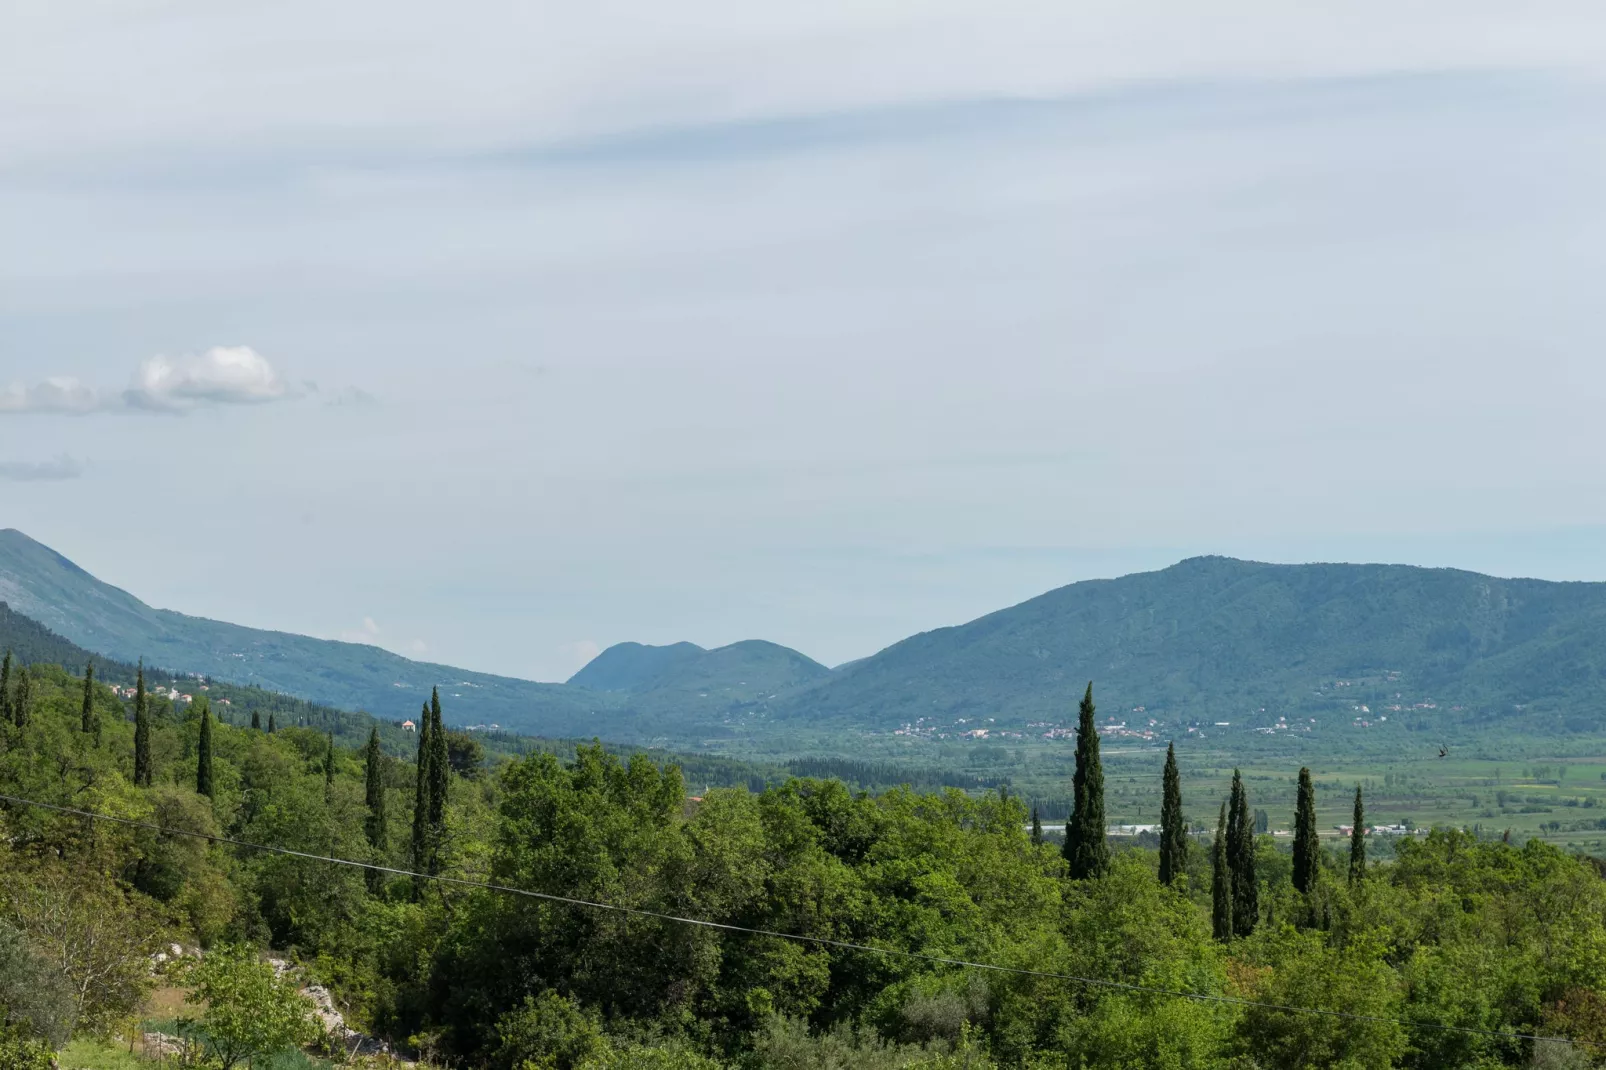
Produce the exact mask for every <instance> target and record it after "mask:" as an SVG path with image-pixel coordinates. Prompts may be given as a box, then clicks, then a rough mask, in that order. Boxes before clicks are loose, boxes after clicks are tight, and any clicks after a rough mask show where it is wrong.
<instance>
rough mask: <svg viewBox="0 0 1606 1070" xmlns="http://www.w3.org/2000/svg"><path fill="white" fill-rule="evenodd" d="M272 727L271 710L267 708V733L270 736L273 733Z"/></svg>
mask: <svg viewBox="0 0 1606 1070" xmlns="http://www.w3.org/2000/svg"><path fill="white" fill-rule="evenodd" d="M273 729H274V723H273V711H272V710H269V711H268V735H270V736H271V735H273Z"/></svg>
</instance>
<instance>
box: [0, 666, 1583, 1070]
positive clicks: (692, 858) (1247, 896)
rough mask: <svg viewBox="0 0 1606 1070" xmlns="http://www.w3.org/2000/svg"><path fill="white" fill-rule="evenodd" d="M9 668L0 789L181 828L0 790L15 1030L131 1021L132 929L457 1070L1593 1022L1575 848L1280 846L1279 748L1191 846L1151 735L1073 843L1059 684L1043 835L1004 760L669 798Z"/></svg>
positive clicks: (1329, 1054)
mask: <svg viewBox="0 0 1606 1070" xmlns="http://www.w3.org/2000/svg"><path fill="white" fill-rule="evenodd" d="M21 673H22V674H23V675H26V676H27V678H28V684H27V685H26V687H27V689H28V691H27V693H28V695H29V702H30V714H29V716H28V717H27V718H26V719H25V720H24V722H23V723H22V724H20V725H19V724H17V723H16V720H15V718H12V719H11V720H10V721H8V722H6V723H5V724H3V725H0V792H3V793H5V794H7V795H12V796H17V797H22V798H28V799H35V800H39V801H42V802H47V803H55V804H60V805H67V806H72V807H76V808H79V809H87V810H92V811H95V812H99V813H105V814H110V815H114V816H119V817H125V818H131V819H134V820H136V821H141V822H148V823H150V824H153V825H157V826H160V827H162V828H166V829H182V830H186V831H188V832H192V833H196V834H197V836H173V835H166V834H162V833H158V832H155V831H153V830H152V829H151V828H149V827H144V826H139V825H134V826H131V825H120V824H113V823H103V822H93V821H86V820H84V819H82V818H78V817H74V816H71V815H63V814H57V813H52V812H49V811H42V810H39V809H37V808H32V807H26V806H8V807H6V808H4V809H0V826H3V827H0V1008H3V1013H4V1017H5V1021H6V1022H7V1023H9V1025H8V1028H10V1029H12V1030H14V1031H18V1032H22V1031H27V1032H29V1033H31V1034H32V1035H34V1036H36V1037H39V1038H44V1039H43V1041H42V1042H43V1043H47V1044H53V1043H57V1042H59V1040H60V1039H61V1038H62V1037H63V1036H64V1035H65V1034H66V1033H71V1032H75V1031H76V1032H80V1033H96V1032H106V1031H110V1030H113V1029H115V1028H117V1027H119V1026H120V1025H121V1024H122V1023H125V1022H127V1021H128V1020H129V1019H130V1017H131V1016H133V1015H136V1014H137V1013H138V1009H139V1006H140V1003H141V1000H142V999H143V997H144V994H145V991H146V989H147V988H148V986H149V985H150V983H151V975H150V970H149V961H150V958H149V956H150V954H151V953H152V952H153V951H154V950H155V949H156V948H158V947H160V946H162V945H163V944H165V943H166V942H168V941H170V940H174V939H181V940H185V941H188V942H194V943H197V944H199V945H201V946H203V947H205V948H208V949H218V948H238V947H240V946H245V947H256V948H261V947H267V946H271V947H274V948H277V949H280V950H281V951H283V952H285V953H287V954H291V955H293V956H294V957H295V958H297V959H299V960H300V961H301V962H302V963H304V964H305V965H306V967H307V968H308V969H309V970H310V971H311V972H313V973H314V974H316V976H317V977H318V979H319V980H321V981H322V982H324V983H325V984H327V985H328V986H329V987H330V988H331V989H332V990H333V991H334V992H335V993H336V994H337V996H338V998H339V999H340V1000H341V1001H342V1003H343V1004H344V1005H345V1007H346V1008H347V1009H348V1011H349V1014H348V1017H349V1018H350V1019H351V1020H353V1021H354V1022H355V1023H356V1024H358V1025H359V1026H361V1027H362V1028H365V1029H366V1030H368V1031H369V1032H372V1033H375V1034H378V1035H381V1036H385V1037H389V1038H392V1039H393V1040H395V1041H397V1042H398V1043H402V1044H406V1045H410V1046H413V1047H416V1048H417V1049H419V1050H420V1051H421V1052H422V1053H423V1054H424V1056H425V1057H426V1058H428V1059H431V1060H437V1061H450V1062H452V1063H454V1064H456V1065H462V1066H465V1067H485V1068H488V1070H524V1068H525V1067H529V1066H536V1067H552V1068H556V1070H573V1068H582V1070H606V1068H613V1067H664V1068H682V1070H719V1068H725V1070H736V1068H744V1070H748V1068H751V1070H758V1068H813V1067H822V1068H823V1067H828V1066H855V1067H870V1068H876V1067H889V1068H890V1067H927V1068H937V1067H959V1066H967V1067H971V1068H975V1070H982V1068H986V1067H995V1066H996V1067H1030V1068H1039V1070H1043V1068H1048V1067H1055V1068H1059V1067H1065V1066H1086V1067H1107V1068H1111V1070H1114V1068H1128V1067H1139V1066H1143V1067H1147V1066H1171V1067H1179V1068H1183V1067H1185V1068H1220V1070H1229V1068H1230V1070H1249V1068H1252V1067H1260V1068H1284V1067H1286V1068H1294V1067H1326V1066H1332V1067H1388V1066H1403V1067H1413V1068H1429V1067H1433V1068H1439V1067H1489V1066H1496V1065H1527V1064H1529V1063H1531V1062H1532V1061H1534V1060H1535V1059H1536V1057H1540V1056H1543V1057H1545V1058H1553V1057H1554V1058H1563V1057H1564V1058H1568V1059H1578V1060H1586V1061H1587V1060H1588V1059H1590V1058H1593V1057H1595V1054H1596V1053H1599V1052H1606V1024H1603V1023H1606V882H1603V881H1602V879H1601V877H1600V875H1599V872H1598V871H1597V868H1596V867H1595V865H1593V864H1592V863H1591V862H1590V861H1589V860H1587V859H1581V858H1577V857H1570V856H1567V855H1565V854H1563V853H1561V852H1560V851H1558V850H1556V849H1554V848H1551V847H1548V846H1546V845H1544V844H1543V843H1540V842H1537V841H1536V842H1531V843H1528V844H1526V845H1524V846H1516V845H1509V844H1502V843H1487V842H1480V841H1478V840H1477V838H1476V837H1474V836H1472V835H1470V834H1467V833H1464V832H1458V831H1452V830H1435V831H1434V832H1433V833H1432V834H1431V835H1429V836H1427V837H1423V838H1413V839H1412V840H1411V841H1409V842H1407V843H1403V844H1402V845H1401V846H1400V847H1399V848H1398V851H1397V857H1396V859H1395V860H1394V861H1393V862H1391V863H1387V864H1373V865H1368V864H1367V863H1366V860H1365V858H1364V855H1362V856H1356V855H1355V853H1354V852H1355V848H1354V846H1353V845H1351V846H1350V849H1349V850H1345V849H1344V848H1343V847H1340V846H1335V847H1333V848H1331V849H1329V848H1326V847H1324V846H1323V845H1322V844H1321V842H1320V841H1319V840H1318V839H1317V838H1316V837H1315V835H1314V833H1315V826H1314V809H1315V805H1314V804H1315V797H1314V788H1313V787H1312V786H1311V780H1310V777H1309V775H1308V772H1307V773H1305V774H1304V775H1302V776H1301V778H1300V787H1299V791H1298V794H1297V796H1296V798H1295V799H1293V800H1290V802H1291V803H1292V804H1293V806H1294V808H1295V810H1296V813H1297V815H1298V816H1297V818H1296V828H1297V829H1304V830H1307V832H1308V835H1307V834H1306V833H1301V835H1299V836H1296V844H1295V850H1294V851H1293V853H1292V854H1290V852H1288V851H1287V850H1284V849H1281V848H1279V847H1278V846H1277V845H1276V844H1275V843H1274V841H1273V840H1272V838H1270V837H1266V836H1257V835H1255V833H1254V826H1255V822H1254V818H1253V813H1252V811H1250V809H1249V800H1248V799H1247V797H1246V796H1245V793H1244V791H1243V786H1242V784H1241V782H1240V783H1239V784H1237V785H1236V786H1235V790H1234V792H1233V798H1232V799H1231V800H1230V801H1229V805H1228V806H1227V807H1224V808H1223V809H1224V811H1225V812H1224V813H1223V814H1222V817H1221V821H1220V823H1219V824H1220V827H1219V828H1218V834H1217V837H1216V841H1215V843H1214V844H1213V845H1212V847H1213V850H1212V851H1211V852H1210V855H1211V857H1209V858H1206V857H1203V856H1204V854H1205V852H1203V851H1197V850H1195V851H1190V850H1189V848H1188V840H1187V838H1186V836H1183V835H1178V834H1176V833H1177V830H1180V829H1183V828H1184V827H1185V826H1186V815H1185V813H1184V811H1183V805H1182V803H1183V801H1182V799H1181V797H1180V791H1177V790H1175V788H1176V785H1177V784H1178V783H1180V778H1179V777H1177V776H1176V757H1175V754H1174V753H1168V755H1167V762H1166V769H1165V780H1166V782H1167V783H1168V784H1169V785H1171V787H1172V790H1171V791H1169V792H1168V798H1167V805H1166V807H1165V809H1164V814H1163V816H1162V824H1163V826H1164V829H1165V832H1164V834H1163V835H1162V836H1161V843H1160V848H1159V849H1158V850H1148V849H1134V848H1121V847H1112V846H1111V844H1110V842H1109V841H1108V839H1107V838H1106V837H1105V836H1104V834H1103V833H1104V828H1103V816H1102V812H1101V811H1102V777H1103V774H1102V770H1101V767H1100V762H1099V752H1098V739H1097V733H1096V731H1094V730H1093V727H1092V715H1093V698H1092V693H1091V689H1089V691H1088V693H1087V695H1086V696H1085V697H1084V700H1083V706H1082V711H1081V715H1082V719H1083V724H1084V731H1083V733H1082V739H1081V740H1080V741H1079V747H1078V765H1077V775H1076V777H1075V783H1074V784H1073V790H1074V793H1075V799H1076V805H1077V812H1076V813H1074V814H1073V815H1072V819H1071V821H1070V822H1069V823H1068V826H1067V830H1066V841H1065V845H1064V847H1063V848H1057V847H1055V846H1052V845H1049V844H1045V843H1042V842H1034V839H1036V838H1034V837H1033V835H1032V834H1031V833H1030V832H1029V831H1028V823H1027V822H1028V811H1027V809H1026V807H1025V806H1024V805H1023V804H1022V803H1021V802H1020V801H1019V800H1017V799H1015V798H1012V797H1010V796H1009V794H1008V793H1007V792H1004V791H999V792H987V793H983V794H978V795H969V794H966V793H964V792H961V791H958V790H953V789H950V790H946V791H942V792H933V793H922V792H916V791H913V790H908V789H894V790H891V791H888V792H886V793H884V794H881V795H879V796H872V795H869V794H867V793H863V792H854V791H852V790H851V789H849V788H848V787H847V786H845V785H844V784H842V783H841V782H840V781H836V780H819V779H809V778H793V779H789V780H787V781H786V782H785V783H782V784H777V785H773V786H770V787H768V788H766V789H765V790H763V791H762V792H753V791H749V790H747V788H746V787H744V786H740V785H738V786H736V787H731V788H716V789H713V790H711V791H708V792H707V793H706V794H705V795H704V797H703V798H702V801H701V803H700V804H696V805H692V804H689V803H688V800H687V788H686V785H685V783H684V781H683V779H682V776H681V773H680V771H679V769H678V768H677V767H675V766H674V765H672V764H665V763H659V762H655V761H653V760H652V759H651V758H649V757H648V756H647V755H645V754H642V753H635V754H632V755H630V756H629V757H628V758H626V757H622V756H620V755H619V754H616V753H611V752H609V751H608V750H607V749H605V748H603V747H601V746H583V747H580V748H578V749H576V751H575V752H574V754H573V757H572V759H568V758H560V757H559V756H557V755H555V754H552V753H533V754H529V755H526V756H523V757H519V758H506V757H504V758H501V759H498V760H497V762H498V764H496V766H495V767H494V768H491V769H483V768H459V767H458V766H457V765H455V764H454V762H453V761H452V755H451V749H450V747H449V746H444V744H447V743H448V742H449V737H450V735H451V733H449V732H447V731H446V730H445V729H444V728H443V726H442V723H441V719H440V713H439V708H438V707H439V703H438V698H436V699H434V700H432V702H431V703H430V706H429V707H428V709H427V711H426V713H425V715H424V719H423V723H422V724H421V726H420V732H419V739H418V751H417V755H416V760H415V761H412V762H408V761H405V760H401V759H398V758H397V757H395V756H393V755H391V754H388V753H386V751H385V749H384V748H383V747H382V746H380V741H379V737H378V735H377V732H375V731H370V733H369V736H368V741H367V746H365V747H359V748H346V747H343V746H340V745H339V744H338V743H337V742H336V741H335V740H334V739H333V738H332V737H331V736H330V735H329V734H328V733H327V732H322V733H321V732H318V731H315V730H312V729H310V728H307V727H303V726H294V725H292V726H285V727H280V728H279V729H278V731H276V732H274V733H269V732H267V731H265V730H259V729H251V728H248V727H244V726H236V725H230V724H226V723H222V722H219V721H217V720H216V719H215V718H214V717H212V715H211V714H210V713H209V712H208V711H207V710H206V709H205V707H204V705H203V704H200V703H197V704H196V707H192V708H190V709H187V710H180V709H175V708H172V707H170V706H169V707H161V708H158V707H155V706H152V705H150V704H141V703H139V702H138V700H137V699H136V702H135V708H134V709H131V710H125V709H124V706H123V704H122V702H121V701H119V700H117V699H115V698H114V697H113V696H112V695H111V694H110V693H109V692H108V691H107V690H106V689H104V688H102V687H100V686H99V685H97V684H95V683H94V682H93V681H90V680H86V679H85V678H82V677H75V676H73V675H71V674H69V673H67V672H66V671H65V670H63V669H61V668H59V667H56V666H38V665H35V666H30V667H29V668H27V669H25V670H21ZM12 677H13V679H12V681H11V683H10V685H9V688H10V690H9V691H8V701H14V699H15V695H16V689H17V687H18V684H19V683H20V676H19V670H18V669H17V668H15V667H13V670H12ZM142 705H143V706H144V714H143V716H142V715H141V712H140V708H141V706H142ZM86 724H88V725H90V729H91V730H86V729H85V727H84V726H85V725H86ZM96 724H98V725H99V731H98V733H97V731H95V730H93V729H94V726H95V725H96ZM203 739H204V740H205V745H204V746H203ZM203 770H205V775H204V778H203ZM203 785H204V786H203ZM404 817H405V818H411V820H404ZM218 836H226V837H228V838H230V839H234V840H238V841H243V842H246V843H259V844H270V845H274V846H279V847H286V848H291V849H293V850H296V851H300V852H304V853H305V855H308V856H312V857H303V856H287V855H278V854H269V853H263V852H259V851H252V850H248V849H244V848H241V847H238V846H235V845H232V844H230V843H227V842H224V841H222V840H218V839H207V838H206V837H218ZM331 856H333V857H337V858H345V859H353V860H358V861H364V862H370V863H372V864H374V865H375V866H379V867H386V868H385V869H374V870H371V871H369V872H368V874H367V875H366V876H365V875H364V873H363V872H362V871H361V870H358V869H354V868H353V867H349V866H341V865H331V864H329V863H328V862H326V861H322V860H321V859H322V858H327V857H331ZM392 869H394V870H401V871H403V872H400V873H392V872H388V870H392ZM407 870H417V871H419V872H421V873H424V874H426V875H427V874H437V875H439V876H442V877H449V878H452V880H453V882H454V883H449V884H448V883H442V882H438V881H432V880H429V879H427V877H426V878H424V879H415V878H414V877H412V876H410V875H408V874H407V873H406V872H405V871H407ZM456 882H467V883H456ZM492 885H494V886H498V887H501V888H519V889H527V890H530V891H533V892H538V893H541V894H542V895H543V896H550V897H559V898H531V897H525V896H519V895H512V894H508V893H506V892H504V891H499V890H496V889H495V888H493V887H491V886H492ZM564 900H569V901H564ZM570 901H581V902H584V903H593V904H595V903H607V904H613V905H616V906H620V907H627V908H631V910H632V911H635V912H634V913H626V912H619V911H609V910H599V909H596V908H595V907H591V906H584V905H576V904H575V903H574V902H570ZM1221 911H1226V912H1227V913H1226V914H1225V916H1226V917H1228V918H1230V921H1229V923H1228V924H1227V925H1225V926H1222V925H1219V924H1217V922H1216V918H1215V915H1216V914H1217V913H1219V912H1221ZM684 918H695V919H701V920H704V921H707V922H712V923H715V925H717V926H720V927H710V926H700V925H688V924H685V923H683V922H681V921H679V920H676V919H684ZM772 933H782V934H788V935H789V936H792V937H798V938H807V939H784V938H780V937H777V936H774V935H767V934H772ZM8 940H9V941H10V943H8V942H7V941H8ZM7 948H14V949H16V950H15V951H14V952H8V951H7ZM885 952H891V954H888V953H885ZM910 953H912V954H910ZM8 955H9V956H10V957H9V958H8ZM240 955H242V953H241V952H238V951H233V950H231V951H224V952H222V953H221V954H220V957H219V959H218V961H228V960H229V959H230V956H236V957H239V956H240ZM209 958H210V956H209ZM938 960H946V961H938ZM954 962H982V963H989V964H993V965H995V966H998V967H1003V968H1004V969H1003V970H977V969H972V968H967V967H963V966H958V965H953V964H952V963H954ZM14 963H15V964H19V965H14V966H13V965H12V964H14ZM1075 979H1081V980H1075ZM246 981H249V982H250V983H249V984H247V983H246ZM246 981H241V982H239V985H238V988H239V990H240V991H259V990H260V991H266V990H265V989H261V984H262V981H261V978H260V976H259V977H257V978H256V979H255V980H252V979H251V978H247V979H246ZM231 983H233V982H231ZM253 985H255V986H256V987H252V986H253ZM1179 992H1181V993H1189V994H1191V995H1193V996H1197V997H1205V998H1179V997H1178V996H1176V995H1174V993H1179ZM39 993H44V995H43V996H41V995H39ZM263 998H264V999H265V998H267V997H265V996H264V997H263ZM1288 1007H1293V1008H1304V1009H1307V1010H1309V1009H1327V1010H1342V1011H1344V1012H1346V1013H1348V1014H1351V1015H1354V1016H1355V1017H1352V1018H1336V1017H1332V1016H1328V1015H1322V1014H1313V1013H1302V1012H1291V1011H1288V1010H1284V1009H1280V1008H1288ZM252 1020H253V1019H251V1017H250V1016H249V1015H246V1016H240V1017H238V1019H237V1021H238V1022H239V1023H240V1024H241V1027H242V1028H243V1027H244V1026H245V1025H247V1024H249V1023H250V1021H252ZM264 1020H265V1019H264ZM1523 1034H1534V1035H1539V1036H1544V1037H1565V1038H1569V1040H1568V1042H1567V1043H1565V1044H1562V1045H1560V1046H1557V1047H1555V1048H1554V1050H1552V1049H1551V1048H1547V1047H1545V1046H1544V1045H1539V1044H1537V1042H1535V1041H1534V1040H1532V1039H1528V1038H1526V1037H1525V1036H1523ZM1536 1050H1537V1051H1538V1052H1539V1055H1536ZM1556 1052H1560V1053H1561V1054H1560V1055H1556ZM222 1058H223V1056H222V1055H221V1054H220V1055H219V1059H220V1060H221V1059H222ZM1585 1064H1586V1063H1585V1062H1579V1063H1577V1064H1576V1065H1585Z"/></svg>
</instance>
